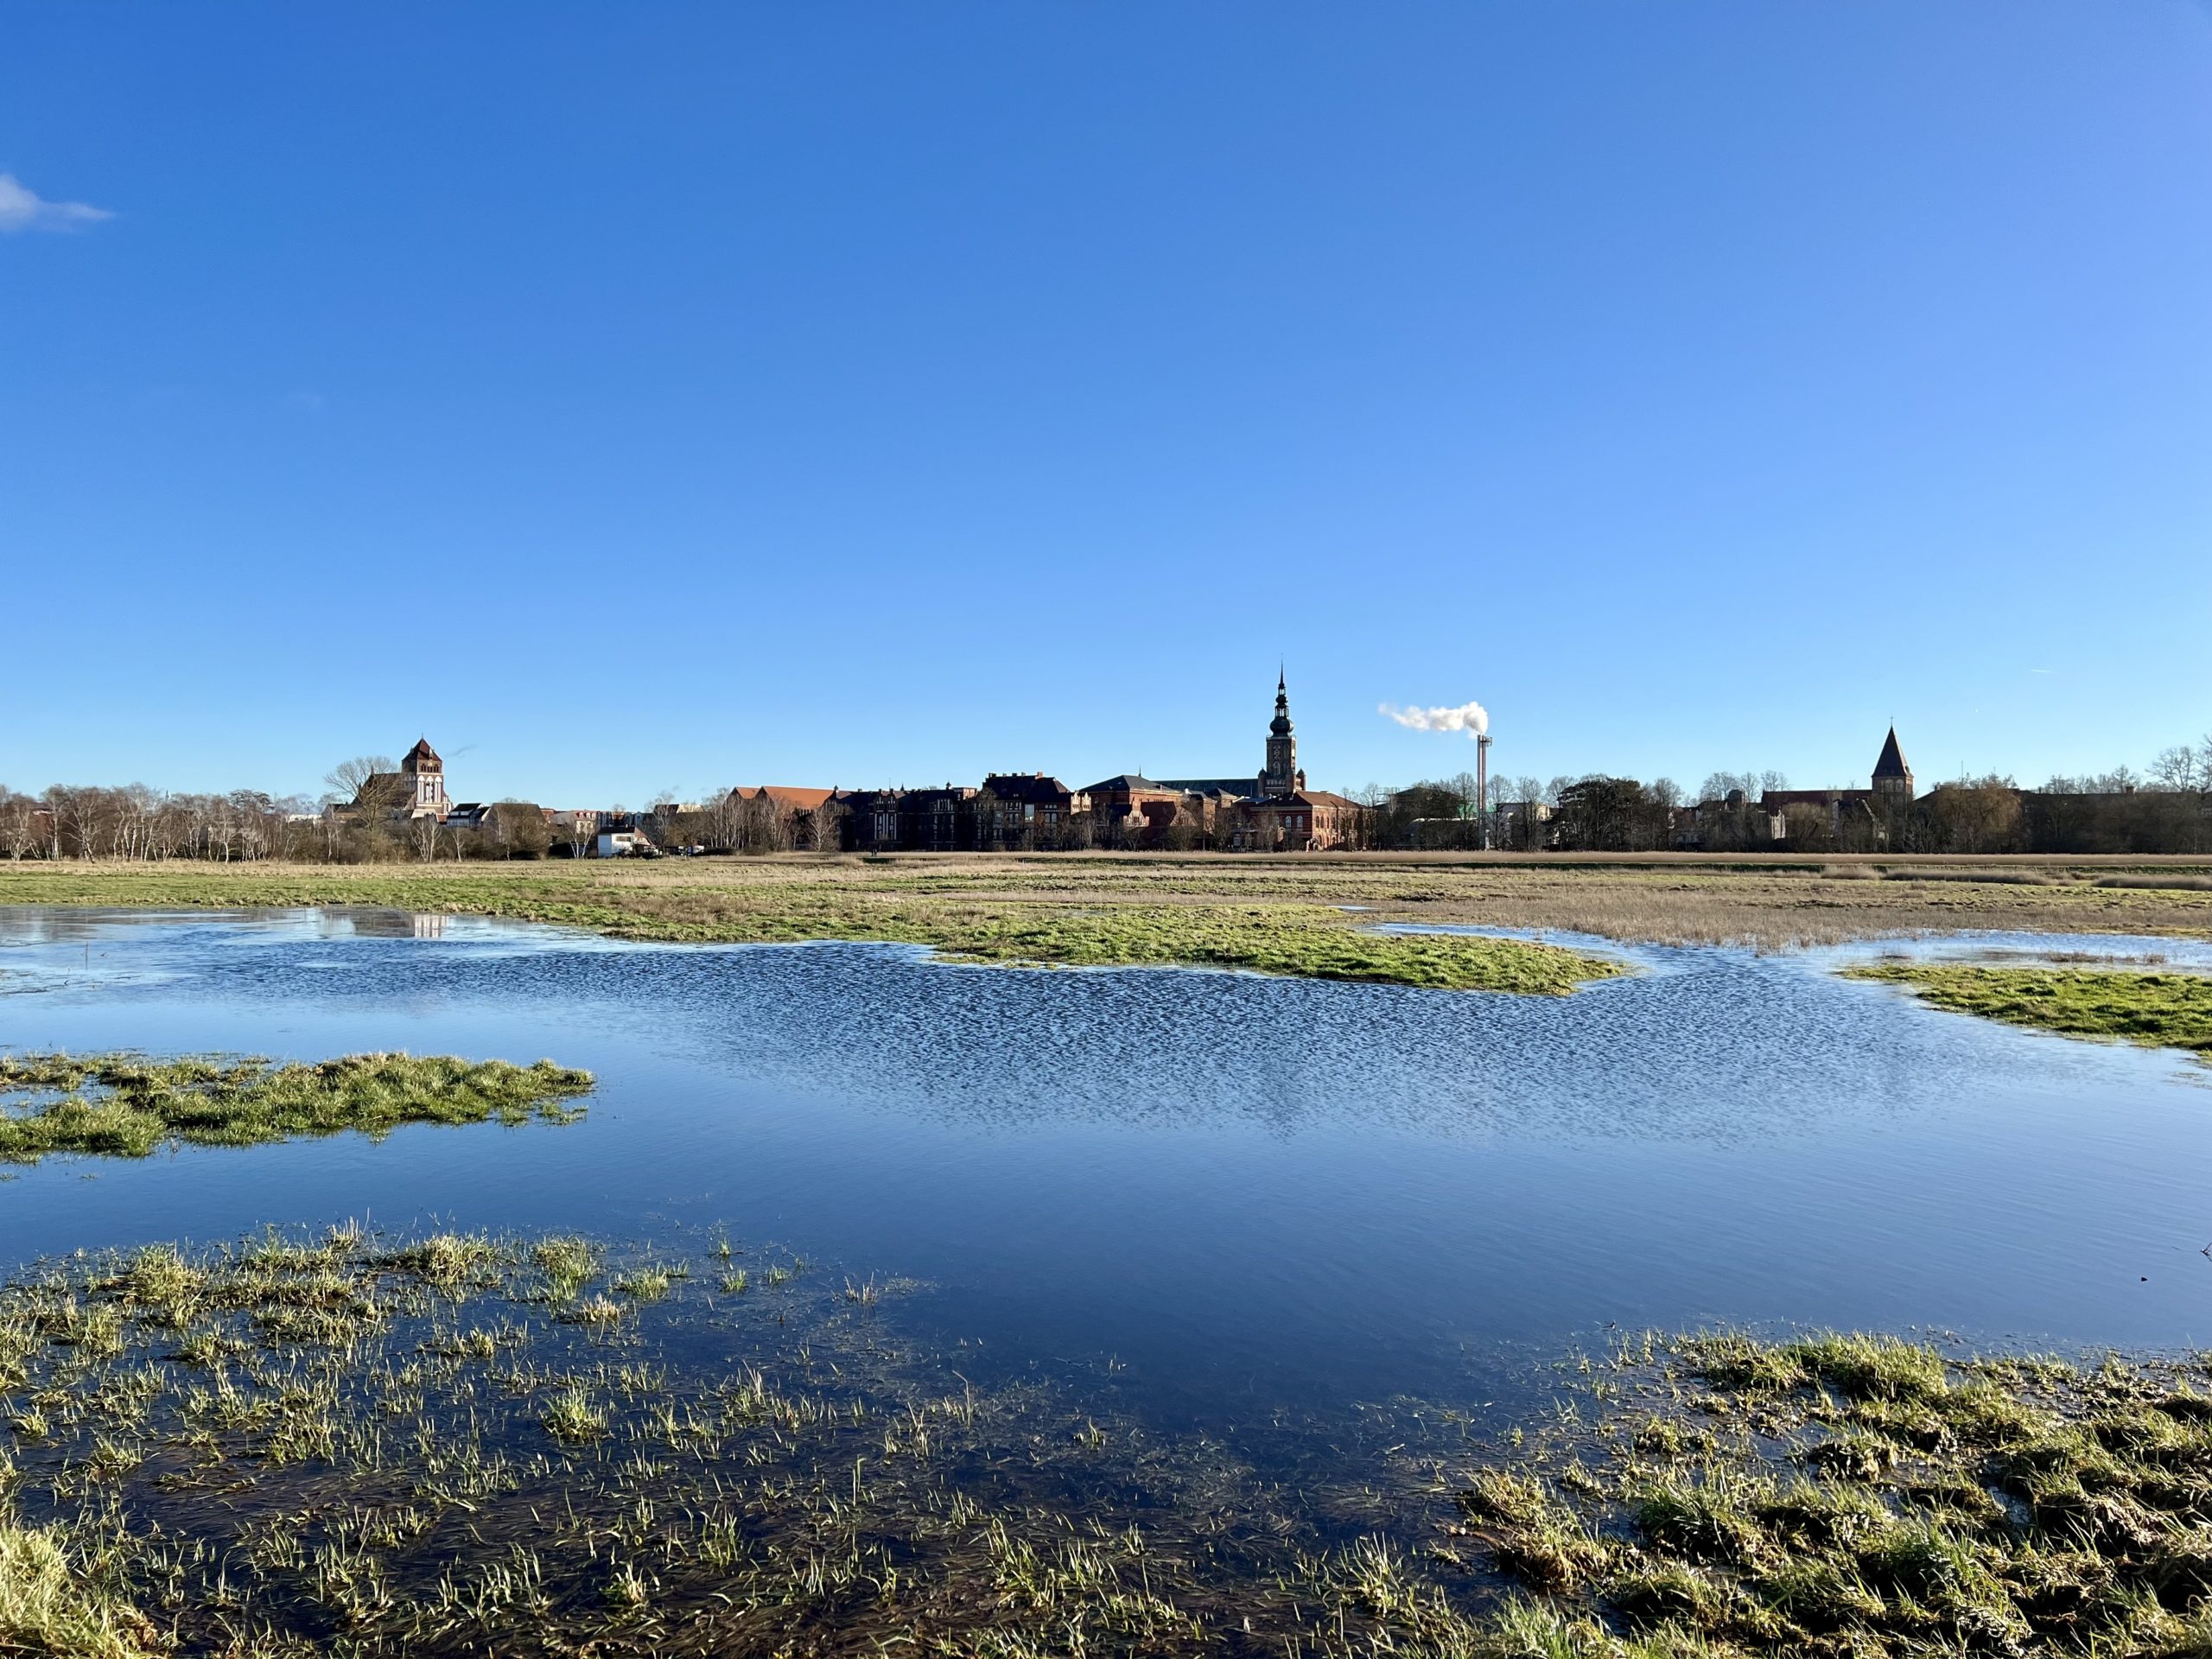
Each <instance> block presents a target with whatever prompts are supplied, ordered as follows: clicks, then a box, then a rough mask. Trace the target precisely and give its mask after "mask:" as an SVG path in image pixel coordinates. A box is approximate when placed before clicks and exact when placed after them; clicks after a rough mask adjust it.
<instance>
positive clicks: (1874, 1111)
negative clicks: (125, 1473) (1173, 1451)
mask: <svg viewBox="0 0 2212 1659" xmlns="http://www.w3.org/2000/svg"><path fill="white" fill-rule="evenodd" d="M1882 948H1883V949H1894V948H1910V949H1913V950H1927V951H1932V952H1935V953H1937V954H1955V953H1960V952H1967V953H1979V952H1985V951H1988V950H2008V949H2009V950H2053V949H2069V950H2070V949H2081V950H2092V951H2097V952H2103V953H2123V954H2125V953H2135V952H2143V951H2146V950H2155V951H2158V952H2161V953H2163V954H2164V955H2165V956H2167V957H2169V958H2170V959H2171V960H2172V961H2174V962H2176V963H2189V964H2195V965H2212V952H2208V951H2207V949H2206V947H2204V946H2202V945H2194V946H2192V945H2177V944H2173V943H2172V942H2171V941H2115V940H2111V939H2095V940H2078V939H2067V940H2050V939H2021V938H2011V939H2005V938H1980V939H1976V940H1973V941H1967V942H1959V941H1952V942H1948V943H1943V944H1932V945H1926V946H1914V947H1887V946H1885V947H1882ZM1874 953H1875V952H1874V950H1873V948H1871V947H1861V948H1858V949H1856V950H1847V951H1824V952H1809V953H1803V954H1796V955H1786V956H1777V957H1755V956H1752V955H1750V954H1747V953H1743V952H1737V951H1728V950H1646V951H1637V952H1633V953H1631V954H1632V955H1633V956H1634V957H1635V959H1636V961H1637V964H1638V966H1639V967H1640V969H1642V970H1643V971H1641V972H1639V973H1638V974H1637V975H1636V976H1632V977H1629V978H1625V979H1622V980H1618V981H1611V982H1602V983H1599V984H1594V985H1592V986H1590V987H1588V988H1585V989H1584V990H1582V991H1580V992H1579V993H1578V994H1576V995H1573V996H1572V997H1568V998H1563V999H1551V998H1516V997H1509V996H1492V995H1464V994H1457V993H1450V992H1435V991H1418V990H1407V989H1399V988H1389V987H1378V986H1352V985H1338V984H1326V983H1319V982H1299V981H1290V980H1280V979H1268V978H1264V977H1261V976H1252V975H1241V974H1225V973H1202V972H1190V971H1171V970H1114V971H1081V972H1077V971H1066V970H1060V971H1048V970H1020V969H1002V968H988V969H985V968H969V967H957V966H949V965H944V964H940V963H931V962H930V961H929V960H928V959H927V957H926V956H925V953H922V952H918V951H915V950H909V949H906V948H904V947H895V946H875V945H857V944H817V945H807V946H796V947H792V946H766V947H697V946H638V945H628V944H618V943H613V942H609V941H605V940H600V939H596V938H588V937H584V936H579V935H576V934H573V933H568V932H563V931H559V930H553V929H546V928H539V927H531V926H524V925H506V924H499V923H493V922H486V921H474V920H460V919H454V920H446V919H443V918H423V920H420V921H417V920H416V919H415V918H408V917H405V916H397V915H373V916H359V915H356V916H353V917H350V918H349V917H346V916H344V915H330V914H325V913H322V912H281V913H276V912H268V913H256V914H251V915H219V916H209V915H207V914H204V913H195V914H193V915H191V916H149V915H146V914H144V913H143V912H133V913H130V914H127V915H126V914H118V913H101V912H40V911H35V910H14V911H4V910H0V1046H12V1047H39V1048H43V1047H66V1048H73V1049H80V1050H83V1049H94V1048H110V1047H118V1046H127V1047H137V1048H143V1049H146V1050H149V1051H153V1052H177V1051H194V1052H198V1051H210V1050H227V1051H248V1052H258V1053H265V1054H270V1055H274V1056H280V1057H300V1058H320V1057H322V1056H325V1055H328V1054H332V1053H335V1052H346V1051H352V1050H359V1049H365V1048H407V1049H412V1050H415V1051H417V1052H461V1053H466V1054H469V1055H474V1056H482V1057H490V1056H497V1057H502V1058H511V1059H517V1060H528V1059H533V1058H538V1057H539V1056H546V1057H550V1058H554V1059H556V1060H558V1061H560V1062H561V1063H563V1064H566V1065H584V1066H588V1067H590V1068H592V1069H593V1070H594V1071H596V1072H598V1073H599V1076H600V1078H601V1089H600V1091H599V1093H598V1094H597V1095H596V1096H594V1098H593V1100H592V1101H591V1103H590V1110H589V1114H588V1117H587V1118H586V1120H585V1121H584V1122H581V1123H578V1124H576V1125H574V1126H572V1127H568V1128H554V1127H549V1126H544V1125H534V1126H531V1127H529V1128H522V1129H516V1130H504V1129H499V1128H488V1127H487V1128H470V1129H460V1130H455V1129H439V1128H410V1129H405V1130H402V1131H401V1132H399V1133H397V1134H396V1135H393V1136H391V1138H390V1139H389V1140H388V1141H385V1142H383V1143H381V1144H375V1143H371V1142H369V1141H365V1140H363V1139H361V1138H359V1137H355V1136H345V1137H340V1138H337V1139H334V1140H329V1141H319V1142H310V1143H302V1144H295V1145H289V1146H283V1147H266V1148H255V1149H251V1150H244V1151H240V1150H232V1149H226V1148H194V1149H188V1150H185V1151H182V1152H180V1153H177V1154H174V1155H165V1156H162V1157H160V1158H156V1159H153V1160H147V1161H145V1162H143V1163H139V1164H131V1163H121V1162H108V1161H77V1160H48V1162H47V1163H45V1164H43V1165H41V1166H37V1167H35V1168H32V1169H28V1170H24V1171H22V1172H20V1173H15V1174H13V1175H11V1176H10V1178H9V1179H8V1180H7V1182H6V1184H5V1185H0V1260H4V1261H7V1262H15V1261H20V1260H22V1259H25V1258H28V1257H30V1256H34V1255H45V1254H50V1253H54V1252H57V1251H61V1250H67V1249H75V1248H78V1247H80V1246H86V1247H98V1246H105V1245H111V1244H124V1243H133V1242H137V1241H143V1240H149V1239H157V1238H178V1237H191V1238H196V1239H200V1240H213V1239H221V1238H226V1237H230V1236H236V1235H238V1234H239V1233H241V1232H243V1231H245V1230H249V1229H251V1228H254V1227H257V1226H258V1225H259V1224H263V1223H265V1222H276V1223H280V1224H290V1223H301V1224H321V1223H325V1222H328V1221H332V1220H335V1219H338V1218H340V1217H364V1216H365V1217H369V1218H371V1219H372V1221H373V1222H375V1223H376V1224H381V1225H387V1226H393V1227H404V1226H409V1225H412V1224H420V1223H423V1222H427V1221H430V1220H433V1219H436V1220H441V1221H448V1222H451V1223H454V1224H459V1225H461V1226H465V1227H470V1228H495V1229H504V1228H527V1229H544V1228H562V1229H579V1228H581V1229H586V1230H594V1231H599V1232H603V1233H607V1234H610V1235H614V1236H622V1237H633V1238H634V1237H653V1236H659V1235H665V1234H670V1233H679V1232H693V1231H707V1230H718V1229H726V1230H728V1233H729V1234H730V1236H732V1237H734V1238H738V1239H741V1240H773V1241H775V1242H776V1243H779V1244H780V1245H782V1246H784V1247H785V1248H787V1249H792V1250H796V1251H798V1252H800V1253H802V1254H804V1255H807V1256H810V1257H811V1258H815V1259H816V1260H817V1261H819V1262H823V1263H824V1264H826V1268H827V1270H828V1271H829V1272H832V1273H835V1274H849V1275H851V1276H853V1277H855V1279H861V1278H865V1277H867V1276H868V1275H870V1274H877V1275H883V1276H889V1275H901V1276H912V1277H916V1278H919V1279H922V1280H925V1281H929V1283H930V1284H931V1287H932V1290H931V1294H927V1295H924V1296H918V1297H914V1298H912V1299H907V1300H905V1301H904V1302H902V1304H901V1306H900V1308H899V1314H898V1317H899V1319H900V1320H901V1321H902V1322H904V1323H905V1324H906V1326H907V1327H908V1328H909V1329H911V1330H913V1331H915V1332H919V1333H922V1334H925V1335H926V1336H928V1337H931V1338H934V1339H938V1340H940V1341H942V1342H944V1343H946V1344H950V1343H952V1342H954V1341H956V1340H957V1341H963V1342H966V1343H968V1344H971V1346H970V1347H969V1349H967V1350H966V1352H967V1353H969V1354H970V1355H972V1356H973V1366H974V1369H976V1370H978V1371H981V1372H991V1371H1001V1372H1003V1371H1008V1370H1020V1369H1021V1368H1024V1367H1027V1366H1030V1365H1033V1364H1040V1365H1041V1364H1058V1363H1061V1362H1069V1363H1072V1364H1073V1365H1074V1366H1075V1367H1076V1368H1077V1370H1084V1371H1092V1370H1094V1368H1100V1367H1103V1365H1104V1364H1105V1363H1106V1362H1108V1361H1109V1360H1110V1361H1111V1362H1112V1363H1113V1364H1114V1365H1115V1366H1116V1367H1117V1368H1119V1369H1116V1370H1115V1371H1114V1372H1113V1375H1114V1376H1115V1377H1116V1384H1115V1388H1116V1395H1117V1396H1118V1397H1119V1398H1120V1399H1121V1400H1122V1402H1125V1403H1128V1404H1129V1405H1130V1407H1131V1408H1134V1409H1139V1410H1142V1411H1145V1412H1147V1413H1152V1414H1158V1415H1160V1417H1161V1418H1163V1419H1166V1420H1173V1421H1180V1422H1190V1421H1198V1422H1203V1423H1207V1424H1210V1425H1220V1424H1233V1423H1235V1422H1236V1421H1243V1420H1249V1419H1253V1418H1255V1417H1258V1416H1264V1415H1266V1414H1270V1413H1274V1412H1277V1411H1280V1410H1290V1411H1297V1410H1301V1409H1306V1408H1319V1407H1325V1406H1327V1405H1330V1404H1332V1403H1341V1402H1348V1401H1351V1400H1356V1399H1363V1398H1365V1399H1372V1398H1379V1397H1383V1396H1386V1395H1395V1394H1401V1393H1405V1394H1415V1395H1443V1396H1448V1397H1451V1398H1452V1399H1456V1400H1465V1401H1469V1402H1471V1401H1473V1400H1474V1398H1475V1397H1476V1396H1478V1395H1480V1394H1481V1393H1482V1392H1483V1391H1484V1389H1487V1388H1490V1387H1492V1386H1494V1385H1495V1386H1500V1387H1502V1386H1504V1383H1503V1380H1502V1379H1503V1378H1505V1377H1506V1376H1507V1375H1508V1374H1509V1372H1511V1371H1513V1369H1514V1367H1515V1366H1516V1365H1517V1364H1519V1363H1521V1362H1522V1361H1524V1360H1525V1359H1526V1358H1527V1357H1529V1356H1531V1355H1541V1354H1545V1353H1549V1352H1556V1351H1560V1350H1562V1349H1564V1348H1566V1347H1567V1346H1569V1345H1570V1344H1573V1343H1576V1342H1581V1341H1591V1340H1595V1339H1597V1338H1599V1337H1600V1335H1601V1333H1602V1332H1604V1331H1605V1328H1606V1327H1607V1326H1608V1325H1624V1326H1631V1327H1634V1326H1644V1325H1658V1326H1662V1327H1679V1326H1684V1325H1697V1324H1700V1323H1704V1322H1707V1321H1716V1320H1726V1321H1732V1322H1752V1323H1769V1322H1779V1323H1789V1324H1803V1325H1845V1326H1883V1327H1888V1328H1893V1329H1913V1330H1919V1329H1931V1328H1932V1329H1936V1330H1941V1331H1945V1332H1953V1333H1955V1334H1957V1335H1959V1336H1960V1337H1961V1338H1964V1339H1966V1340H1968V1341H1971V1342H1975V1343H1981V1344H2029V1345H2037V1346H2058V1347H2065V1348H2076V1347H2082V1346H2086V1345H2094V1344H2113V1345H2117V1346H2123V1347H2129V1348H2156V1349H2173V1348H2179V1347H2183V1346H2189V1345H2193V1344H2205V1343H2208V1342H2212V1259H2208V1258H2207V1257H2206V1256H2205V1255H2203V1254H2202V1252H2203V1250H2204V1249H2205V1247H2206V1245H2207V1243H2208V1241H2212V1203H2208V1202H2207V1194H2208V1192H2212V1183H2209V1182H2208V1179H2207V1177H2208V1174H2212V1092H2208V1084H2212V1070H2208V1069H2207V1068H2205V1067H2203V1066H2201V1065H2195V1064H2192V1063H2190V1062H2189V1061H2187V1060H2185V1059H2183V1058H2180V1057H2178V1056H2176V1055H2172V1054H2170V1053H2160V1052H2145V1051H2141V1050H2136V1049H2130V1048H2122V1047H2116V1046H2102V1045H2096V1044H2088V1043H2080V1042H2074V1041H2069V1040H2067V1039H2059V1038H2054V1037H2049V1036H2043V1035H2038V1034H2036V1033H2026V1032H2021V1031H2017V1030H2012V1029H2010V1028H2006V1027H1999V1026H1994V1025H1990V1024H1986V1023H1983V1022H1980V1021H1977V1020H1970V1019H1967V1018H1963V1017H1961V1016H1957V1015H1952V1014H1942V1013H1938V1012H1936V1011H1933V1010H1930V1009H1928V1008H1925V1007H1921V1006H1919V1005H1918V1004H1916V1003H1915V1002H1914V1001H1911V1000H1910V997H1908V996H1906V995H1903V994H1901V993H1899V992H1898V991H1897V990H1895V989H1894V988H1889V987H1885V986H1881V985H1873V984H1864V983H1857V982H1848V981H1844V980H1840V979H1838V978H1836V977H1834V973H1833V971H1832V970H1833V969H1834V967H1835V966H1836V965H1837V964H1838V963H1839V961H1840V960H1842V959H1845V958H1848V957H1864V956H1867V955H1871V954H1874ZM963 1363H965V1362H963Z"/></svg>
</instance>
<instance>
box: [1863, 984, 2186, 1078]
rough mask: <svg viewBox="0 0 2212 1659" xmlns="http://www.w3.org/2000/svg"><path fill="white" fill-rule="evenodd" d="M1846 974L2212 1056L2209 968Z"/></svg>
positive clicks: (2026, 1021)
mask: <svg viewBox="0 0 2212 1659" xmlns="http://www.w3.org/2000/svg"><path fill="white" fill-rule="evenodd" d="M1847 977H1849V978H1852V979H1871V980H1878V981H1883V982H1887V983H1891V984H1897V985H1904V986H1906V987H1909V988H1910V989H1911V990H1912V991H1913V992H1914V993H1915V994H1916V995H1918V996H1919V997H1920V998H1921V999H1922V1000H1923V1001H1926V1002H1929V1003H1932V1004H1933V1005H1934V1006H1935V1007H1939V1008H1948V1009H1950V1010H1951V1011H1952V1012H1954V1013H1956V1014H1979V1015H1980V1016H1981V1017H1982V1018H1983V1019H1985V1020H2002V1021H2003V1022H2004V1023H2005V1024H2006V1025H2008V1026H2029V1027H2033V1028H2034V1029H2036V1030H2037V1031H2051V1032H2056V1033H2059V1034H2061V1035H2062V1036H2067V1037H2105V1038H2112V1039H2119V1040H2121V1041H2125V1042H2130V1043H2141V1044H2144V1045H2145V1046H2151V1047H2155V1048H2185V1049H2190V1050H2193V1051H2195V1052H2196V1053H2197V1054H2198V1055H2200V1056H2207V1057H2212V975H2205V974H2185V973H2171V972H2169V973H2160V972H2156V971H2152V970H2148V969H2130V968H2031V967H2018V968H2013V967H1986V966H1982V965H1980V964H1978V963H1918V962H1885V963H1872V964H1871V965H1869V966H1866V967H1864V968H1853V969H1847Z"/></svg>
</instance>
